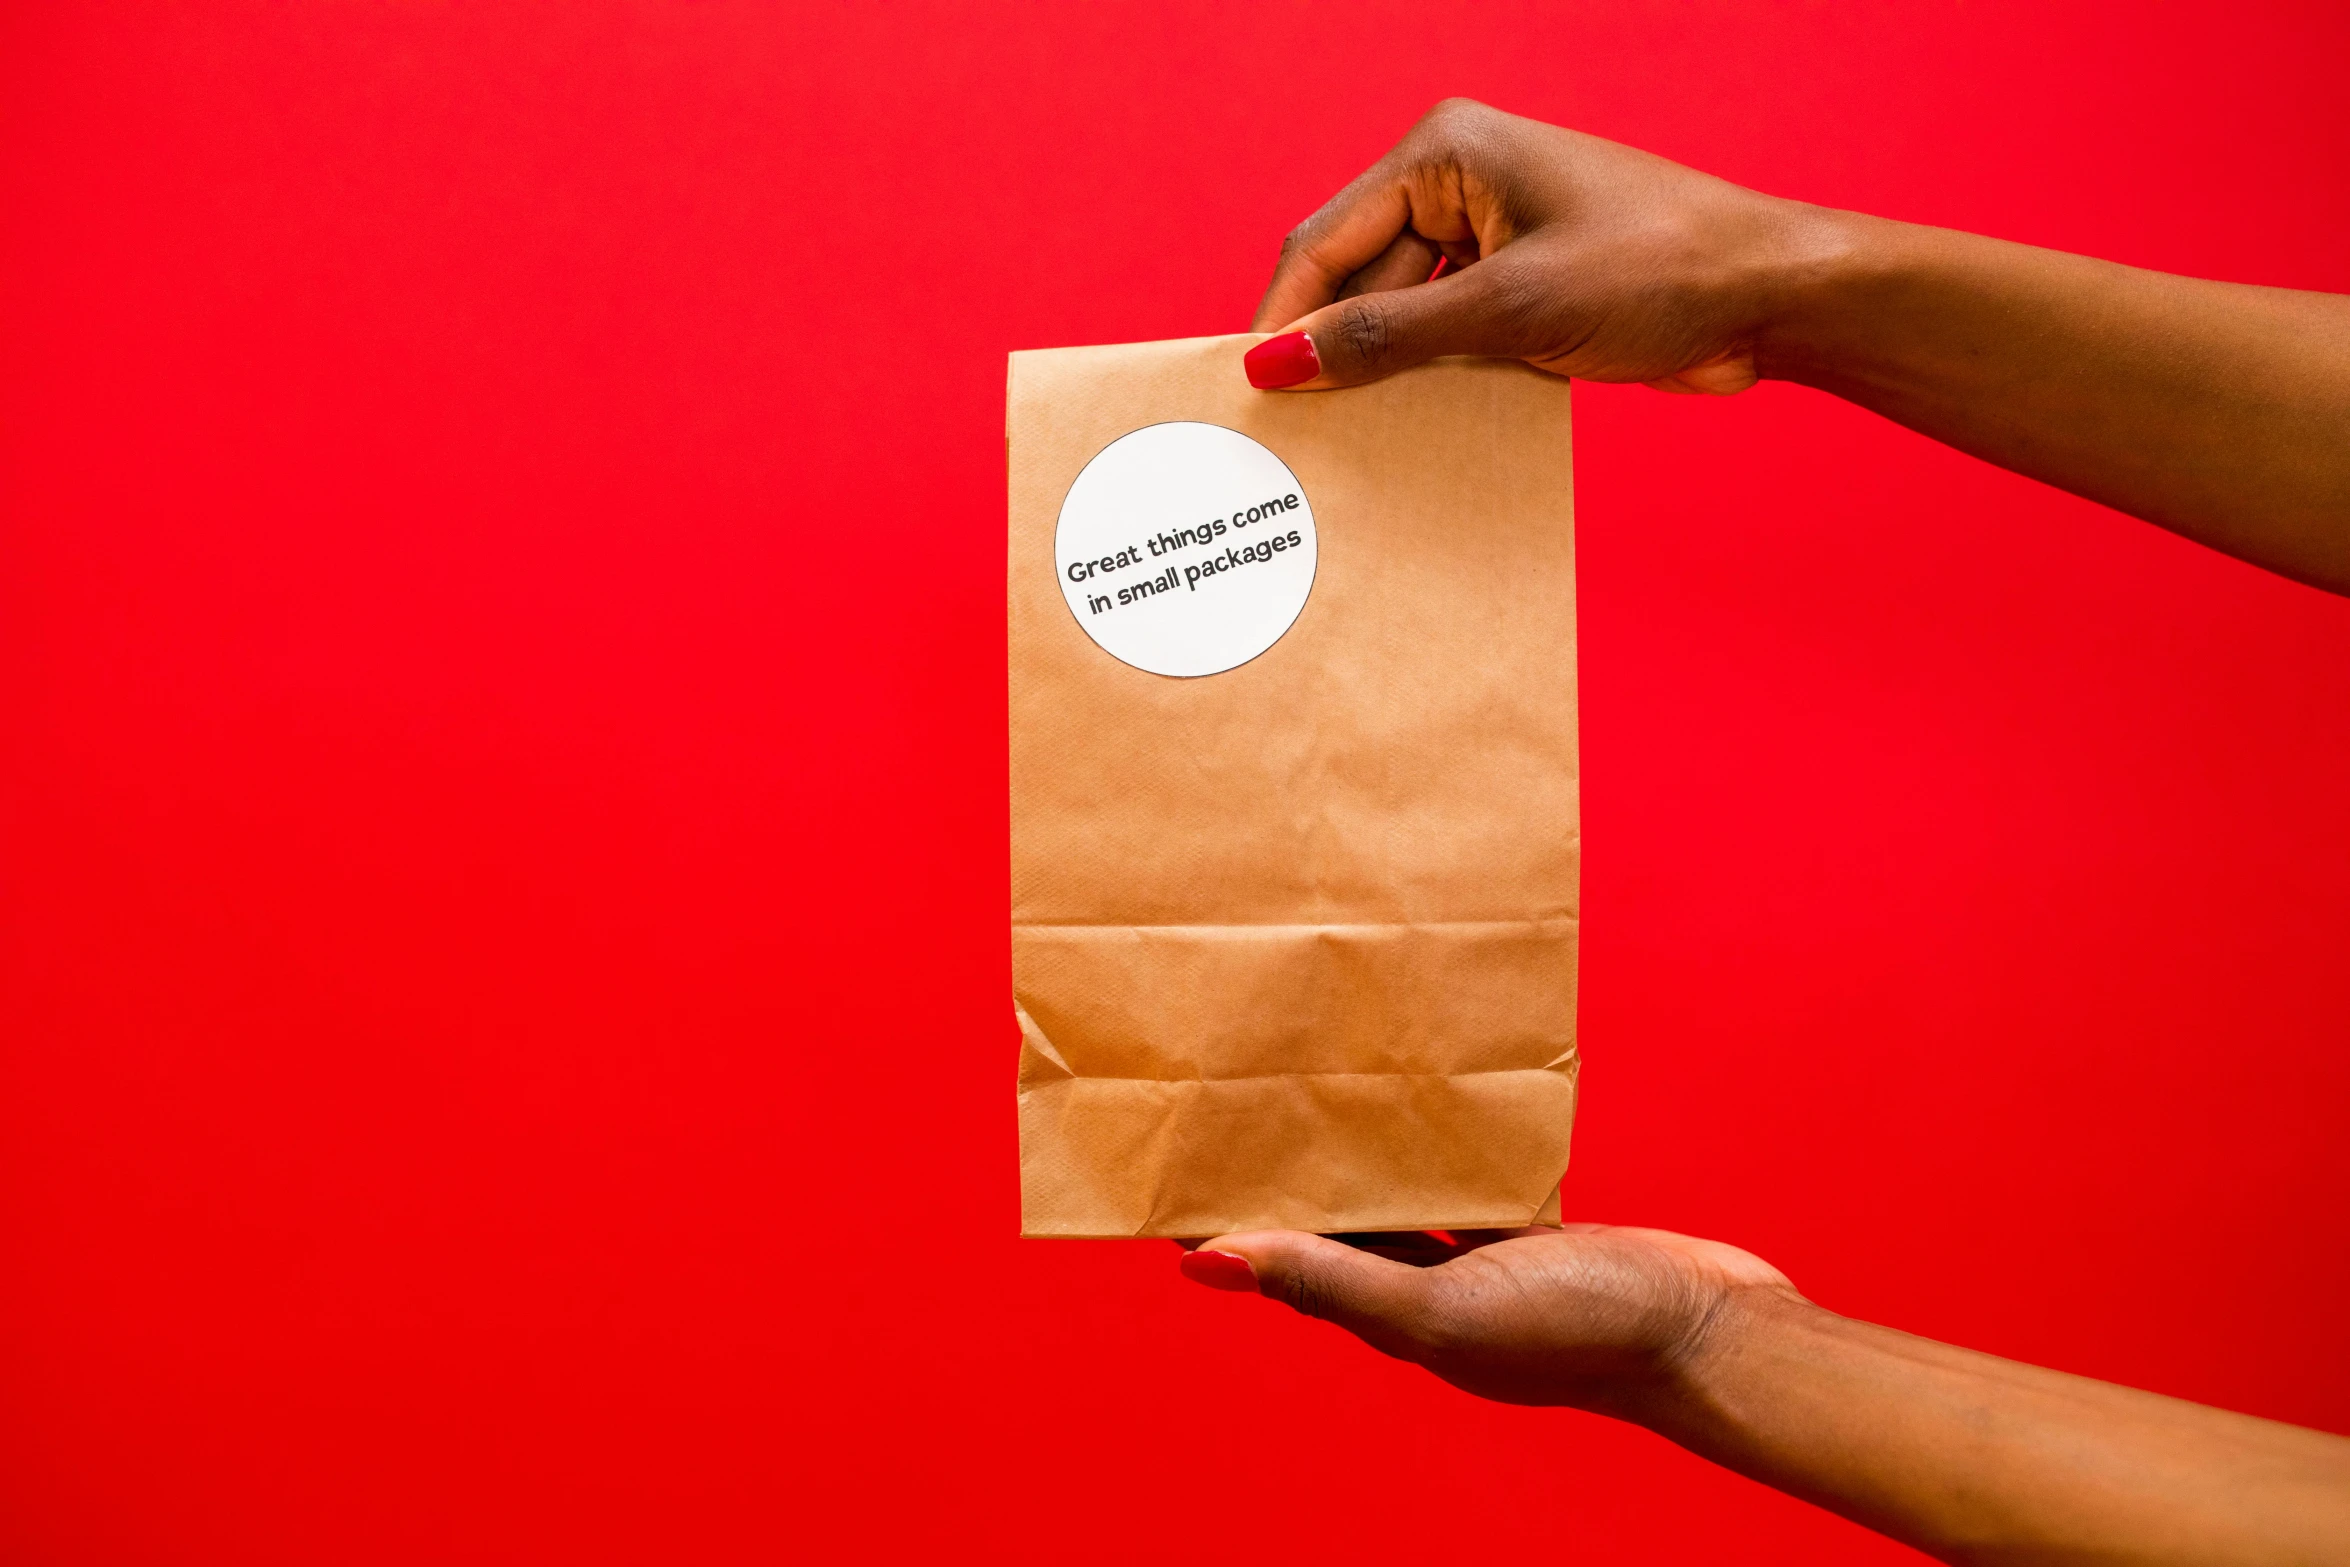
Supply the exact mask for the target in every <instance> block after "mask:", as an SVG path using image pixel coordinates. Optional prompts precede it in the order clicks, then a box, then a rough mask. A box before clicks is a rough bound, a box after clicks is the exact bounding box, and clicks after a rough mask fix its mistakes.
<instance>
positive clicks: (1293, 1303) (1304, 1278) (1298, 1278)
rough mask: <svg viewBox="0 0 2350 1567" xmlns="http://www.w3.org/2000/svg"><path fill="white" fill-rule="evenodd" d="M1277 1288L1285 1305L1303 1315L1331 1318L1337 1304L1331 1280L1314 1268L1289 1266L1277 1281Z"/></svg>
mask: <svg viewBox="0 0 2350 1567" xmlns="http://www.w3.org/2000/svg"><path fill="white" fill-rule="evenodd" d="M1276 1290H1277V1292H1278V1293H1279V1295H1280V1297H1281V1302H1282V1304H1283V1305H1285V1306H1287V1307H1289V1308H1290V1309H1291V1310H1292V1311H1295V1312H1297V1313H1298V1314H1299V1315H1301V1316H1307V1317H1319V1318H1322V1319H1324V1320H1325V1321H1326V1320H1328V1319H1329V1317H1330V1316H1331V1314H1332V1312H1333V1311H1334V1310H1335V1309H1336V1306H1337V1296H1336V1294H1335V1293H1334V1292H1333V1291H1332V1290H1331V1288H1330V1286H1329V1282H1328V1281H1327V1280H1325V1279H1324V1278H1322V1277H1321V1275H1320V1273H1319V1271H1318V1270H1316V1269H1313V1268H1289V1269H1286V1270H1284V1271H1283V1272H1282V1274H1281V1275H1280V1277H1279V1279H1278V1280H1277V1281H1276Z"/></svg>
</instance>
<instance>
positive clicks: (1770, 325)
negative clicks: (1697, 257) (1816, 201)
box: [1752, 201, 1910, 385]
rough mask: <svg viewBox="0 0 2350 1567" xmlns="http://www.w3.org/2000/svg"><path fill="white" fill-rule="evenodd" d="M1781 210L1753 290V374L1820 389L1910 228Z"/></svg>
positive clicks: (1791, 204) (1803, 206) (1825, 212)
mask: <svg viewBox="0 0 2350 1567" xmlns="http://www.w3.org/2000/svg"><path fill="white" fill-rule="evenodd" d="M1777 207H1778V210H1777V212H1775V213H1774V215H1773V216H1774V222H1773V224H1772V226H1771V241H1770V246H1769V252H1768V259H1767V261H1766V262H1765V264H1764V266H1763V268H1762V281H1761V283H1760V286H1759V287H1758V289H1757V291H1756V292H1757V299H1756V306H1755V320H1754V326H1753V329H1752V331H1753V336H1752V341H1753V344H1754V362H1755V370H1756V373H1757V375H1758V376H1759V377H1760V378H1761V379H1763V380H1770V381H1800V382H1804V383H1807V384H1814V385H1816V384H1818V383H1819V382H1821V381H1822V380H1825V379H1829V378H1832V377H1833V376H1835V375H1836V374H1837V372H1838V371H1839V370H1840V369H1841V368H1843V364H1844V361H1845V360H1846V359H1847V358H1848V357H1849V356H1850V351H1851V347H1852V344H1853V341H1854V335H1853V334H1854V324H1855V320H1856V318H1857V317H1858V316H1860V315H1863V314H1865V313H1866V312H1865V307H1864V305H1863V303H1862V301H1863V299H1864V297H1865V296H1866V294H1867V293H1868V291H1869V288H1870V285H1871V281H1872V280H1873V279H1876V278H1878V277H1881V276H1882V275H1883V273H1884V272H1885V271H1886V269H1887V268H1888V266H1889V265H1891V264H1892V262H1891V252H1892V250H1893V249H1894V248H1895V244H1896V240H1897V237H1898V232H1899V231H1903V230H1907V229H1908V228H1909V227H1910V225H1908V224H1904V223H1892V222H1888V221H1886V220H1885V219H1882V218H1872V217H1867V216H1864V215H1863V214H1860V213H1857V212H1840V211H1838V210H1836V209H1835V208H1833V207H1815V206H1811V205H1809V204H1808V203H1805V202H1799V201H1782V202H1779V203H1777ZM1864 335H1865V334H1864Z"/></svg>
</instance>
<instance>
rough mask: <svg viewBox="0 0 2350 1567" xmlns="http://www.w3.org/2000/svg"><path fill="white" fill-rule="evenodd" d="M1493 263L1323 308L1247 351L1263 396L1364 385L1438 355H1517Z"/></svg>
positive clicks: (1250, 370)
mask: <svg viewBox="0 0 2350 1567" xmlns="http://www.w3.org/2000/svg"><path fill="white" fill-rule="evenodd" d="M1497 280H1498V279H1497V272H1496V268H1495V263H1494V262H1492V261H1484V262H1480V263H1478V264H1477V265H1475V266H1472V267H1465V268H1463V269H1462V270H1461V271H1459V272H1455V273H1452V274H1450V275H1448V276H1445V277H1440V278H1438V279H1437V280H1436V281H1435V282H1433V283H1417V284H1414V285H1412V286H1411V287H1409V288H1394V289H1387V290H1384V291H1382V292H1379V293H1371V294H1358V295H1356V296H1355V297H1353V298H1351V299H1342V300H1339V301H1338V302H1337V303H1336V304H1332V305H1324V306H1323V307H1322V308H1321V309H1319V310H1317V311H1315V312H1314V313H1313V314H1311V315H1308V316H1304V317H1301V318H1299V319H1298V320H1296V321H1294V322H1292V323H1291V324H1290V325H1289V327H1288V328H1287V329H1286V330H1284V331H1282V332H1280V333H1277V334H1276V335H1274V336H1273V337H1271V338H1268V339H1267V340H1265V341H1264V342H1262V343H1259V344H1258V345H1257V346H1256V347H1254V348H1252V349H1250V350H1249V351H1248V355H1247V358H1246V361H1245V362H1246V366H1247V369H1248V379H1249V384H1250V385H1251V386H1254V387H1256V388H1257V389H1258V390H1260V391H1268V392H1269V391H1276V390H1281V389H1285V388H1295V389H1297V390H1300V391H1321V390H1323V389H1325V388H1328V387H1337V386H1360V385H1362V384H1363V383H1364V382H1366V381H1376V380H1379V379H1380V378H1382V377H1384V376H1390V375H1393V374H1395V372H1396V371H1398V370H1408V369H1410V368H1411V367H1412V366H1413V365H1416V364H1421V363H1424V362H1426V361H1427V360H1430V359H1434V358H1436V357H1437V356H1438V355H1440V354H1494V355H1505V356H1506V355H1515V354H1516V353H1517V352H1518V351H1519V347H1520V345H1519V344H1518V343H1516V342H1515V341H1514V338H1515V334H1514V333H1512V332H1511V330H1510V328H1509V324H1508V320H1507V317H1506V315H1505V313H1504V312H1503V311H1502V310H1500V309H1499V308H1497V306H1498V303H1499V296H1498V293H1497V291H1496V287H1495V283H1496V281H1497Z"/></svg>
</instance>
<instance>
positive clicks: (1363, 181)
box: [1249, 152, 1412, 332]
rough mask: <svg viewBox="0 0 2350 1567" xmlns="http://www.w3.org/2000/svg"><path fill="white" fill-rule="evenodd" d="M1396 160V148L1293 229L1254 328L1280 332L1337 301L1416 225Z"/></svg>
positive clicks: (1282, 251) (1260, 304)
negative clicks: (1352, 279) (1347, 285)
mask: <svg viewBox="0 0 2350 1567" xmlns="http://www.w3.org/2000/svg"><path fill="white" fill-rule="evenodd" d="M1395 161H1396V160H1395V154H1394V153H1392V152H1390V153H1389V154H1388V155H1387V156H1386V157H1384V158H1381V159H1380V160H1379V161H1378V162H1377V163H1374V164H1372V165H1371V166H1370V167H1369V168H1368V169H1365V170H1364V171H1363V172H1362V173H1360V174H1358V175H1356V176H1355V177H1354V178H1353V179H1352V180H1350V181H1349V182H1348V183H1347V185H1346V188H1345V189H1343V190H1341V191H1340V192H1339V193H1338V194H1337V195H1335V196H1333V197H1331V198H1330V199H1329V200H1328V201H1326V202H1324V203H1323V204H1322V207H1321V210H1319V211H1317V212H1316V213H1315V214H1314V215H1313V216H1312V217H1310V218H1308V219H1306V220H1305V221H1304V222H1303V223H1300V224H1299V225H1298V226H1297V227H1296V228H1294V229H1291V230H1290V231H1289V237H1288V238H1287V239H1284V240H1283V241H1282V242H1281V259H1280V260H1279V261H1277V262H1275V263H1274V265H1273V281H1272V282H1271V283H1270V284H1268V285H1267V286H1266V288H1265V297H1264V298H1263V299H1262V300H1261V301H1259V302H1258V305H1257V315H1256V321H1255V323H1254V325H1252V326H1251V327H1250V328H1249V330H1250V331H1252V332H1271V331H1274V330H1276V329H1278V328H1280V327H1284V326H1287V325H1288V324H1289V323H1290V322H1292V321H1295V320H1296V319H1298V317H1300V316H1304V315H1310V314H1312V313H1313V312H1314V311H1317V310H1319V309H1321V308H1322V307H1323V306H1324V305H1327V304H1329V303H1331V302H1332V301H1333V300H1335V299H1337V298H1338V291H1339V289H1340V288H1341V287H1343V286H1344V285H1345V283H1346V280H1347V279H1348V278H1350V277H1352V276H1354V274H1355V273H1356V272H1358V271H1360V270H1361V269H1362V268H1364V267H1365V266H1368V265H1369V264H1370V263H1371V262H1373V261H1375V260H1377V259H1378V258H1379V256H1380V255H1381V254H1382V253H1384V252H1385V251H1386V249H1387V247H1388V246H1389V245H1391V244H1393V243H1394V242H1395V240H1396V237H1397V236H1398V235H1400V234H1402V233H1403V231H1404V230H1405V229H1407V228H1409V227H1410V226H1411V219H1412V203H1411V197H1410V195H1409V194H1408V193H1407V192H1406V191H1405V189H1404V182H1403V178H1402V171H1401V170H1399V169H1398V168H1397V167H1396V166H1395Z"/></svg>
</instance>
